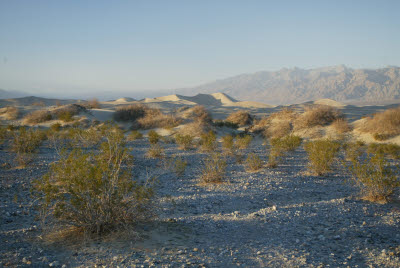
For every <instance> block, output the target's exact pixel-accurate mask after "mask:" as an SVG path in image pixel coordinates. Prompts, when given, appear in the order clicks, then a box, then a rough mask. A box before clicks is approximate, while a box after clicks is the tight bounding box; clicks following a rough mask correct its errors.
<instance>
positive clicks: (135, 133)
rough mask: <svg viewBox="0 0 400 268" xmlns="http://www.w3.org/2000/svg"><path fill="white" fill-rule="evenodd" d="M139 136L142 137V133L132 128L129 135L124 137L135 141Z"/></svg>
mask: <svg viewBox="0 0 400 268" xmlns="http://www.w3.org/2000/svg"><path fill="white" fill-rule="evenodd" d="M141 138H143V134H142V133H140V132H139V131H137V130H132V131H131V133H129V135H128V136H127V137H126V139H127V140H128V141H135V140H138V139H141Z"/></svg>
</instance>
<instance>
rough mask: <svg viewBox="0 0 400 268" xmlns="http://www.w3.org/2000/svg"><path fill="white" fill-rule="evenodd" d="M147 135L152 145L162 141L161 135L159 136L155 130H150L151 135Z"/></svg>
mask: <svg viewBox="0 0 400 268" xmlns="http://www.w3.org/2000/svg"><path fill="white" fill-rule="evenodd" d="M147 135H148V138H149V142H150V144H157V143H158V142H159V141H160V138H161V136H160V134H158V133H157V132H156V131H154V130H150V131H149V133H147Z"/></svg>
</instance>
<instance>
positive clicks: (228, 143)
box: [222, 135, 236, 154]
mask: <svg viewBox="0 0 400 268" xmlns="http://www.w3.org/2000/svg"><path fill="white" fill-rule="evenodd" d="M222 148H223V149H224V150H225V152H227V153H229V154H234V152H235V150H236V147H235V138H234V137H233V136H232V135H226V136H223V137H222Z"/></svg>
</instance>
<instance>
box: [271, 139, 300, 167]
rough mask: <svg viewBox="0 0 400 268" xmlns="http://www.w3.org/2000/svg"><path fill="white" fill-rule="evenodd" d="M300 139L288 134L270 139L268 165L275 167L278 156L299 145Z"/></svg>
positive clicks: (278, 159)
mask: <svg viewBox="0 0 400 268" xmlns="http://www.w3.org/2000/svg"><path fill="white" fill-rule="evenodd" d="M301 142H302V139H301V138H300V137H299V136H295V135H288V136H285V137H282V138H273V139H271V140H270V145H271V148H270V152H269V157H268V166H269V167H272V168H275V167H277V165H278V163H279V161H280V158H281V157H282V156H283V155H284V154H285V153H286V152H289V151H294V150H296V148H297V147H299V146H300V144H301Z"/></svg>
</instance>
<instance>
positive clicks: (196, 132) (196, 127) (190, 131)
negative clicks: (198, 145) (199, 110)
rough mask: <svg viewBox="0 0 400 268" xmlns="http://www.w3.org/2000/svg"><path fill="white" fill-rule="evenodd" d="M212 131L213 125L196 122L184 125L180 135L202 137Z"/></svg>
mask: <svg viewBox="0 0 400 268" xmlns="http://www.w3.org/2000/svg"><path fill="white" fill-rule="evenodd" d="M212 130H213V127H212V126H211V124H209V123H207V122H204V121H200V120H196V121H194V122H191V123H188V124H185V125H183V126H182V127H181V128H180V129H179V134H181V135H190V136H193V137H200V136H201V135H202V134H204V133H207V132H209V131H212Z"/></svg>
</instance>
